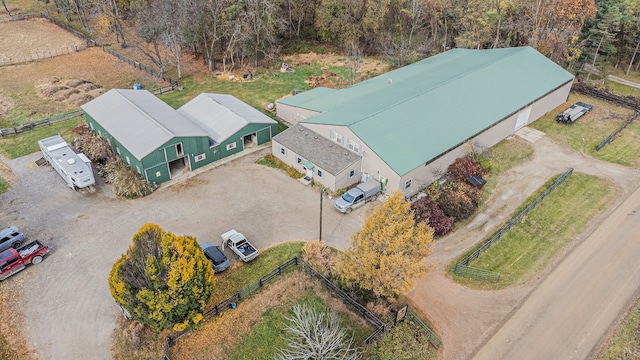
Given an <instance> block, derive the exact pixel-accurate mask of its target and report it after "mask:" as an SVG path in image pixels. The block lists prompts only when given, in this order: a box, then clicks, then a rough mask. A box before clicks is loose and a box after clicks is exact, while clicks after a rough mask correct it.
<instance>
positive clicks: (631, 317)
mask: <svg viewBox="0 0 640 360" xmlns="http://www.w3.org/2000/svg"><path fill="white" fill-rule="evenodd" d="M618 359H640V302H638V303H636V305H635V307H634V308H633V309H632V310H631V312H630V313H629V314H627V316H626V317H625V319H624V321H623V322H622V323H621V324H620V325H619V326H618V328H617V329H616V331H615V333H614V334H613V336H612V337H611V338H610V339H609V341H608V342H607V344H606V346H605V348H604V349H603V350H602V352H601V353H600V354H599V355H598V360H618Z"/></svg>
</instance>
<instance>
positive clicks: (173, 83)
mask: <svg viewBox="0 0 640 360" xmlns="http://www.w3.org/2000/svg"><path fill="white" fill-rule="evenodd" d="M102 50H103V51H104V52H106V53H107V54H111V55H113V56H115V57H117V58H118V59H120V60H122V61H124V62H126V63H127V64H129V65H132V66H133V67H134V68H136V69H140V70H142V71H144V72H146V73H147V74H149V75H152V76H155V77H157V78H159V79H161V80H162V81H166V82H168V83H169V84H171V86H177V85H178V82H177V81H176V80H173V79H172V78H170V77H168V76H165V75H164V74H162V73H160V72H159V71H158V70H154V69H152V68H150V67H148V66H146V65H142V64H141V63H139V62H137V61H135V60H133V59H130V58H128V57H126V56H124V55H122V54H120V53H118V52H116V51H113V50H111V49H109V48H108V47H105V46H103V47H102ZM172 90H173V89H172ZM165 92H166V91H165Z"/></svg>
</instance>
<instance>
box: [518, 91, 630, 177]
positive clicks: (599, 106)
mask: <svg viewBox="0 0 640 360" xmlns="http://www.w3.org/2000/svg"><path fill="white" fill-rule="evenodd" d="M578 101H582V102H584V103H587V104H590V105H593V109H592V110H591V111H589V112H588V113H587V114H586V115H584V116H583V117H581V118H579V119H578V120H577V121H576V122H574V123H573V124H562V123H559V122H557V121H556V116H557V115H558V114H559V113H561V112H562V111H564V110H566V109H567V108H569V107H570V106H571V105H573V104H575V103H576V102H578ZM632 114H633V110H630V109H627V108H622V107H618V106H615V105H613V104H611V103H607V102H605V101H601V100H597V99H595V98H591V97H588V96H584V95H579V94H574V93H572V94H571V95H569V100H568V101H566V102H565V103H564V104H562V105H560V106H559V107H557V108H555V109H554V110H552V111H550V112H548V113H547V114H545V115H544V116H543V117H541V118H540V119H539V120H537V121H536V122H534V123H533V124H531V125H529V126H530V127H532V128H534V129H537V130H540V131H542V132H544V133H546V134H547V136H549V137H551V138H552V139H554V140H557V141H558V142H560V143H565V144H567V145H569V146H570V147H571V148H572V149H574V150H576V151H579V152H583V153H586V154H588V155H590V156H592V157H594V158H596V159H600V160H604V161H609V162H612V163H616V164H620V165H623V166H637V165H639V164H640V142H639V141H637V139H638V137H639V136H640V127H638V126H637V125H636V126H628V127H627V128H626V129H625V130H623V131H622V135H621V136H619V137H618V138H617V139H616V140H615V141H614V142H617V143H618V144H617V146H611V145H613V143H612V144H609V145H607V146H605V147H604V148H603V149H601V150H600V151H596V146H597V145H598V144H599V143H600V142H601V141H602V140H603V139H604V138H606V137H607V136H608V135H609V134H611V133H612V132H613V131H615V130H616V129H617V128H618V127H619V126H620V125H622V124H624V123H625V122H626V121H627V120H628V119H629V117H630V116H631V115H632ZM634 123H635V122H634ZM632 125H633V124H632Z"/></svg>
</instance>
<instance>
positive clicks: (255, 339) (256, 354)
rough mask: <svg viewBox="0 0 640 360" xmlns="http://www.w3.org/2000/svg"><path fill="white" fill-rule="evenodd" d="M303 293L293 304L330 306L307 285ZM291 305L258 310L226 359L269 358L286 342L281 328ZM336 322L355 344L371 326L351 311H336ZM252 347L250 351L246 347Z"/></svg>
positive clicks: (319, 306)
mask: <svg viewBox="0 0 640 360" xmlns="http://www.w3.org/2000/svg"><path fill="white" fill-rule="evenodd" d="M307 291H308V292H307V294H306V296H304V297H302V298H300V299H298V301H296V303H297V304H301V305H310V306H313V307H315V308H316V309H319V310H321V312H323V313H328V312H330V311H332V308H331V307H330V306H329V305H328V304H326V303H325V302H324V300H323V299H322V298H320V297H319V296H317V295H316V294H314V293H313V292H312V291H311V290H310V289H308V290H307ZM292 307H293V305H291V306H279V307H273V308H270V309H268V310H267V311H265V312H264V313H262V319H261V322H260V323H259V324H258V325H257V326H255V327H254V328H253V330H252V331H251V332H250V333H249V334H247V336H245V337H244V338H243V339H242V341H240V342H239V343H238V344H237V345H236V346H235V347H234V348H233V349H231V351H229V353H228V359H230V360H261V359H264V360H271V359H274V358H275V356H276V355H277V354H278V351H279V349H282V348H283V347H285V345H286V341H285V338H284V336H283V335H284V333H285V331H284V329H285V328H286V326H287V325H288V324H289V322H288V321H287V319H286V318H287V317H291V316H292V315H293V312H292V311H291V309H292ZM336 313H337V314H338V317H339V319H340V324H341V325H342V328H344V329H345V330H346V331H347V333H348V334H352V335H353V343H354V344H355V346H358V345H359V344H361V343H362V342H363V341H364V340H365V339H366V338H367V337H368V336H369V335H371V333H372V332H373V330H374V329H373V327H371V326H369V325H365V324H363V323H362V322H361V321H358V319H357V318H355V316H356V315H355V314H353V313H349V312H344V311H337V312H336ZM247 349H253V351H247Z"/></svg>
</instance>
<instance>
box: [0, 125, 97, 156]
mask: <svg viewBox="0 0 640 360" xmlns="http://www.w3.org/2000/svg"><path fill="white" fill-rule="evenodd" d="M82 122H84V117H82V118H77V119H73V120H69V121H65V122H61V123H58V124H55V125H51V126H45V127H42V128H39V129H36V130H32V131H25V132H23V133H20V134H17V135H8V136H3V137H0V153H2V154H3V155H4V156H6V157H8V158H9V159H15V158H19V157H21V156H25V155H28V154H31V153H34V152H36V151H40V148H39V147H38V140H40V139H44V138H46V137H49V136H53V135H56V134H60V135H62V137H63V138H64V139H65V140H67V141H68V142H71V141H73V139H74V137H75V135H74V134H73V133H72V132H71V129H72V128H74V127H75V126H78V125H79V124H80V123H82Z"/></svg>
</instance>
